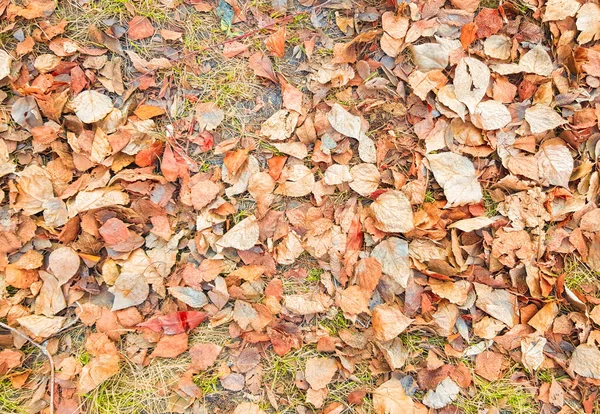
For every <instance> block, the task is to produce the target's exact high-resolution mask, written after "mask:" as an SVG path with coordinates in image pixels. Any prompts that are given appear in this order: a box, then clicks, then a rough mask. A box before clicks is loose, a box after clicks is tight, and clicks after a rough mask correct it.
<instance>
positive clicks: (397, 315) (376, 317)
mask: <svg viewBox="0 0 600 414" xmlns="http://www.w3.org/2000/svg"><path fill="white" fill-rule="evenodd" d="M371 322H372V324H373V330H374V331H375V339H377V340H378V341H389V340H391V339H394V338H395V337H397V336H398V335H400V334H401V333H402V332H404V330H405V329H406V328H408V326H409V325H410V324H411V323H412V322H413V319H410V318H407V317H406V316H405V315H404V314H403V313H402V311H400V309H398V308H396V307H394V306H391V305H385V304H384V305H377V306H375V308H374V309H373V317H372V321H371Z"/></svg>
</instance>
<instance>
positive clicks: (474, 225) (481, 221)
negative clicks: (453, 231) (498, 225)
mask: <svg viewBox="0 0 600 414" xmlns="http://www.w3.org/2000/svg"><path fill="white" fill-rule="evenodd" d="M495 221H496V220H495V219H494V218H490V217H485V216H481V217H473V218H470V219H464V220H459V221H455V222H454V223H452V224H450V225H449V226H448V228H457V229H459V230H462V231H466V232H469V231H474V230H479V229H483V228H485V227H489V226H491V225H492V224H494V222H495Z"/></svg>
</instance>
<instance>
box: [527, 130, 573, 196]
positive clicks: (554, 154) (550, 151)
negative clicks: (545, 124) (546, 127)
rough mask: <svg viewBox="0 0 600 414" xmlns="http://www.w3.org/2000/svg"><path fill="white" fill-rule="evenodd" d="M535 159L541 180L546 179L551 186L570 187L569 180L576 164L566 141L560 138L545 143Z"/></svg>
mask: <svg viewBox="0 0 600 414" xmlns="http://www.w3.org/2000/svg"><path fill="white" fill-rule="evenodd" d="M535 157H536V159H537V162H538V170H539V174H540V178H542V179H545V180H546V181H547V183H548V184H550V185H559V186H562V187H565V188H568V187H569V178H570V177H571V173H572V172H573V168H574V166H575V162H574V161H573V157H572V156H571V152H570V151H569V148H568V147H567V145H566V144H565V143H564V141H562V140H561V139H558V138H554V139H550V140H548V141H544V143H542V145H540V150H539V152H538V153H537V154H536V155H535Z"/></svg>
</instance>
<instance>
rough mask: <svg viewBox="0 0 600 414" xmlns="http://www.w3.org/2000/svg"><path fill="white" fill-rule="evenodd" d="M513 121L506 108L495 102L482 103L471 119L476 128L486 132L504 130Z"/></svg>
mask: <svg viewBox="0 0 600 414" xmlns="http://www.w3.org/2000/svg"><path fill="white" fill-rule="evenodd" d="M511 119H512V117H511V116H510V112H508V109H507V108H506V106H504V105H502V104H501V103H500V102H498V101H493V100H489V101H485V102H480V103H479V104H478V105H477V107H476V108H475V113H474V114H473V116H472V118H471V120H472V121H473V124H475V126H479V127H481V128H482V129H483V130H486V131H493V130H496V129H500V128H504V127H505V126H506V125H508V124H509V123H510V121H511Z"/></svg>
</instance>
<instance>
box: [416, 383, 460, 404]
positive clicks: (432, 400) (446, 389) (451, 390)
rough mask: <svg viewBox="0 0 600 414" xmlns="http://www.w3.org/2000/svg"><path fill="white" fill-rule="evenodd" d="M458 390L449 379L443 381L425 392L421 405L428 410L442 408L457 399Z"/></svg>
mask: <svg viewBox="0 0 600 414" xmlns="http://www.w3.org/2000/svg"><path fill="white" fill-rule="evenodd" d="M459 392H460V388H459V387H458V385H456V383H455V382H454V381H452V380H451V379H450V378H446V379H444V380H443V381H442V382H440V383H439V384H438V386H437V387H436V388H435V391H434V390H429V391H427V394H426V395H425V397H424V398H423V404H425V405H426V406H427V407H429V408H435V409H439V408H444V407H445V406H447V405H448V404H450V403H452V402H453V401H454V400H456V398H457V397H458V393H459Z"/></svg>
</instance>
